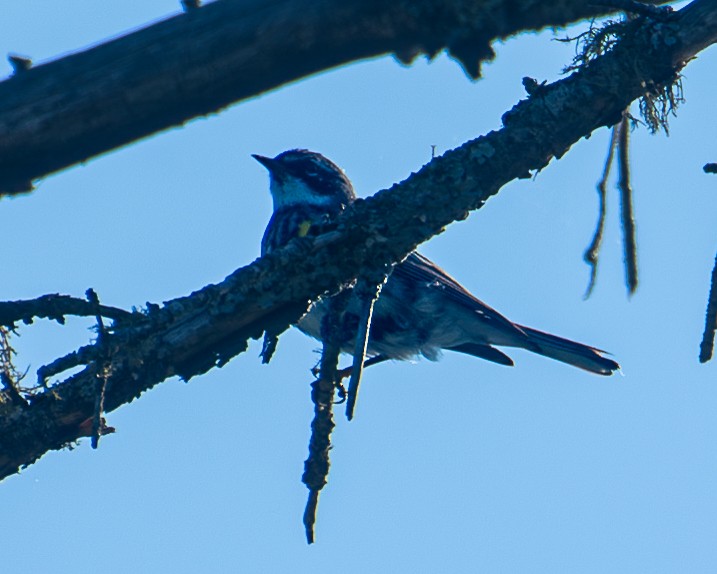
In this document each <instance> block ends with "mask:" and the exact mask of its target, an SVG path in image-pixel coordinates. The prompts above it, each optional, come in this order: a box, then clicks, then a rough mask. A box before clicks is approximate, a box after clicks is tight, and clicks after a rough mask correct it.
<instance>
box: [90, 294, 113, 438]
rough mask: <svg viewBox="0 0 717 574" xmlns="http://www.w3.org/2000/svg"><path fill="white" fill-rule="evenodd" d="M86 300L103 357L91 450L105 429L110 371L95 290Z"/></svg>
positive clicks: (93, 420) (99, 365) (105, 336)
mask: <svg viewBox="0 0 717 574" xmlns="http://www.w3.org/2000/svg"><path fill="white" fill-rule="evenodd" d="M86 295H87V300H88V301H89V302H90V304H91V305H93V306H94V307H95V309H96V314H95V320H96V321H97V347H98V348H99V350H100V353H101V354H102V355H103V357H102V361H99V362H96V363H95V364H96V365H97V375H96V376H97V385H98V389H97V395H96V396H95V416H94V418H93V419H92V435H91V436H92V440H91V444H92V448H95V449H96V448H97V447H98V446H99V444H100V437H101V436H102V435H103V434H106V433H105V432H104V428H105V419H104V417H103V416H102V413H103V412H104V410H105V393H106V392H107V381H108V380H109V378H110V374H111V370H110V367H109V361H108V360H107V359H108V357H106V356H104V355H105V354H106V350H107V330H106V329H105V324H104V321H103V320H102V315H101V313H100V299H99V297H98V296H97V293H95V290H94V289H92V288H90V289H88V290H87V292H86Z"/></svg>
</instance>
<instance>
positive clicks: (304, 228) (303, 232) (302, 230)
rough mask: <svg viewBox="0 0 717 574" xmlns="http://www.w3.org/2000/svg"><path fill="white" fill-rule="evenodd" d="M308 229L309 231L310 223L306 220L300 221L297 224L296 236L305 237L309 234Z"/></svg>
mask: <svg viewBox="0 0 717 574" xmlns="http://www.w3.org/2000/svg"><path fill="white" fill-rule="evenodd" d="M309 229H311V221H309V220H308V219H307V220H306V221H302V222H301V223H300V224H299V232H298V233H297V236H298V237H306V236H307V235H308V233H309Z"/></svg>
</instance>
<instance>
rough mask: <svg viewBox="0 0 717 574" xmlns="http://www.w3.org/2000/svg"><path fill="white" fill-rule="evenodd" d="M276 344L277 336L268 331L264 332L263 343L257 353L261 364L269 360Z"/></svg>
mask: <svg viewBox="0 0 717 574" xmlns="http://www.w3.org/2000/svg"><path fill="white" fill-rule="evenodd" d="M278 344H279V337H277V336H276V335H274V334H270V333H269V332H268V331H266V332H265V333H264V343H263V344H262V346H261V353H260V354H259V356H260V357H261V362H262V363H263V364H265V365H267V364H268V363H269V361H271V358H272V357H273V356H274V351H276V346H277V345H278Z"/></svg>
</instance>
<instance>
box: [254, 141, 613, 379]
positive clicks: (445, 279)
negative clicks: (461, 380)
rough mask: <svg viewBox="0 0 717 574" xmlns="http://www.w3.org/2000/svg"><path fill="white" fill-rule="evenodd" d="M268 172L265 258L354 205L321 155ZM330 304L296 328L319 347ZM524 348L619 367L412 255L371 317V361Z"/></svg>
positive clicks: (356, 312)
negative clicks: (509, 314) (270, 207)
mask: <svg viewBox="0 0 717 574" xmlns="http://www.w3.org/2000/svg"><path fill="white" fill-rule="evenodd" d="M253 157H254V158H255V159H256V160H257V161H258V162H259V163H261V164H262V165H263V166H264V167H265V168H266V169H268V170H269V175H270V190H271V196H272V198H273V202H274V213H273V215H272V217H271V220H270V221H269V225H268V226H267V228H266V231H265V232H264V237H263V239H262V242H261V252H262V255H263V254H266V253H269V252H271V251H273V250H275V249H278V248H280V247H282V246H283V245H285V244H286V243H287V242H289V241H290V240H291V239H293V238H294V237H299V236H305V235H307V234H308V233H309V229H310V228H311V226H312V225H319V224H321V223H325V222H327V221H330V220H331V219H333V218H334V217H336V216H337V215H338V214H339V213H340V212H341V211H343V210H344V209H345V208H346V207H347V206H348V205H349V204H350V203H351V202H353V201H354V200H355V199H356V196H355V194H354V190H353V186H352V185H351V182H350V181H349V179H348V178H347V177H346V175H345V174H344V172H343V171H342V170H341V169H340V168H339V167H338V166H336V164H334V163H333V162H332V161H330V160H329V159H327V158H325V157H324V156H323V155H321V154H319V153H316V152H312V151H308V150H303V149H295V150H289V151H285V152H283V153H281V154H279V155H277V156H276V157H274V158H269V157H264V156H261V155H254V156H253ZM360 306H361V302H360V300H359V298H358V297H357V296H356V295H355V294H354V295H352V297H351V299H350V300H349V303H348V305H347V308H346V311H345V312H344V315H343V317H342V325H343V328H342V329H341V332H342V333H346V335H345V341H344V342H343V343H342V346H341V348H342V351H344V352H347V353H352V352H353V350H354V339H355V338H356V330H357V325H358V317H359V316H360ZM326 313H327V300H326V299H325V298H324V299H320V300H318V301H317V302H315V303H314V304H313V305H312V307H311V308H310V309H309V311H308V313H307V314H306V315H304V317H303V318H302V319H301V320H300V321H299V323H298V324H297V327H298V328H299V329H301V330H302V331H303V332H304V333H306V334H307V335H310V336H312V337H314V338H315V339H318V340H321V322H322V318H323V317H324V315H325V314H326ZM495 346H499V347H518V348H521V349H527V350H528V351H532V352H534V353H538V354H540V355H544V356H546V357H550V358H551V359H556V360H558V361H562V362H564V363H567V364H569V365H573V366H575V367H578V368H580V369H585V370H586V371H590V372H592V373H597V374H600V375H610V374H612V373H613V372H614V371H615V370H617V369H619V368H620V365H618V364H617V363H616V362H615V361H613V360H612V359H609V358H607V357H605V356H604V355H603V351H600V350H599V349H595V348H593V347H589V346H587V345H583V344H581V343H576V342H575V341H570V340H569V339H563V338H561V337H557V336H555V335H550V334H548V333H543V332H542V331H538V330H536V329H531V328H530V327H524V326H522V325H518V324H516V323H513V322H511V321H510V320H508V319H506V318H505V317H503V315H501V314H500V313H498V312H497V311H495V310H494V309H492V308H490V307H489V306H488V305H486V304H485V303H483V302H482V301H480V300H479V299H477V298H476V297H474V296H473V295H472V294H471V293H470V292H469V291H468V290H467V289H465V288H464V287H463V286H462V285H461V284H460V283H458V281H456V280H455V279H453V278H452V277H451V276H450V275H448V274H447V273H446V272H445V271H443V269H441V268H440V267H438V266H437V265H436V264H435V263H433V262H432V261H430V260H429V259H427V258H426V257H424V256H423V255H420V254H419V253H418V252H413V253H411V254H410V255H409V256H408V257H407V258H406V259H405V260H404V261H403V262H402V263H400V264H398V265H396V266H395V267H394V269H393V271H392V273H391V275H390V276H389V278H388V281H387V282H386V284H385V285H384V286H383V289H382V290H381V293H380V295H379V297H378V300H377V301H376V303H375V306H374V310H373V319H372V322H371V329H370V333H369V339H368V348H367V355H368V356H369V357H381V358H384V359H386V358H387V359H412V358H415V357H417V356H419V355H422V356H424V357H426V358H427V359H430V360H437V359H438V358H439V357H440V355H441V351H442V350H448V351H457V352H459V353H466V354H469V355H473V356H475V357H479V358H481V359H486V360H488V361H493V362H494V363H500V364H501V365H513V361H512V359H511V358H510V357H509V356H508V355H506V354H505V353H503V352H502V351H500V350H498V349H496V348H495Z"/></svg>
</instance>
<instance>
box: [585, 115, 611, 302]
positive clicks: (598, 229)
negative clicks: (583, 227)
mask: <svg viewBox="0 0 717 574" xmlns="http://www.w3.org/2000/svg"><path fill="white" fill-rule="evenodd" d="M617 140H618V126H613V128H612V136H611V137H610V146H609V147H608V150H607V158H605V165H604V167H603V170H602V177H601V178H600V181H599V182H598V184H597V186H596V189H597V192H598V198H599V205H598V220H597V225H596V226H595V233H594V234H593V238H592V241H591V242H590V245H589V246H588V248H587V249H586V250H585V253H583V261H585V263H587V264H588V265H590V282H589V283H588V288H587V290H586V291H585V295H583V298H584V299H587V298H588V297H590V295H592V292H593V289H594V288H595V284H596V282H597V270H598V261H599V258H600V246H601V245H602V236H603V232H604V231H605V217H606V214H607V180H608V178H609V177H610V168H611V167H612V162H613V157H614V155H615V148H616V147H617Z"/></svg>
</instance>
